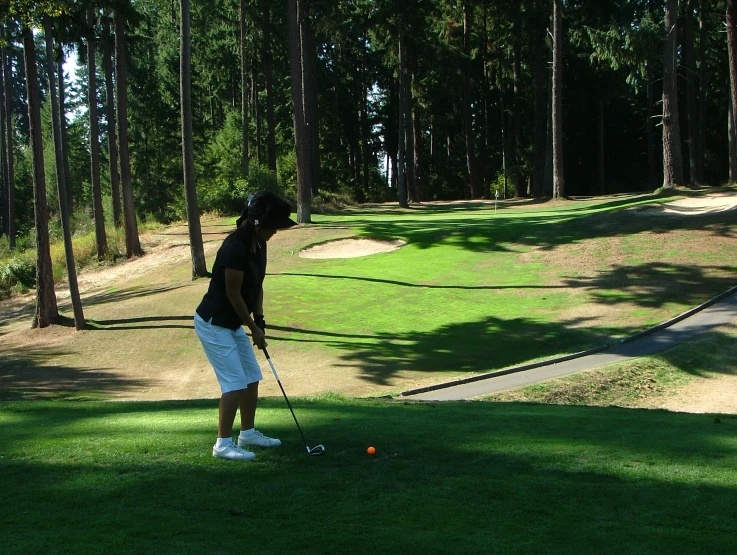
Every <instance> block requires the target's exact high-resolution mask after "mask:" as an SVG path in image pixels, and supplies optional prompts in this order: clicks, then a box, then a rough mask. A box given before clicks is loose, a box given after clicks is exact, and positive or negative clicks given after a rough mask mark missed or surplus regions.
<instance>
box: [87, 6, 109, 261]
mask: <svg viewBox="0 0 737 555" xmlns="http://www.w3.org/2000/svg"><path fill="white" fill-rule="evenodd" d="M87 25H88V27H89V31H88V32H89V36H88V38H87V74H88V82H87V106H88V110H89V117H90V182H91V184H92V212H93V213H94V215H95V242H96V244H97V259H98V260H102V259H103V258H104V257H105V253H106V252H107V235H106V233H105V216H104V215H103V212H102V192H101V191H100V130H99V128H98V123H97V61H96V60H95V55H96V50H97V39H96V38H95V11H94V9H93V8H89V10H88V11H87Z"/></svg>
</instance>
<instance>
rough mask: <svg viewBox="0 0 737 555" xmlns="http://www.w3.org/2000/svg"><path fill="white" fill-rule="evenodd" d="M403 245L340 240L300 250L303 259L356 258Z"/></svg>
mask: <svg viewBox="0 0 737 555" xmlns="http://www.w3.org/2000/svg"><path fill="white" fill-rule="evenodd" d="M404 244H405V242H404V241H399V240H396V241H376V240H374V239H340V240H338V241H329V242H327V243H320V244H319V245H314V246H312V247H307V248H306V249H302V251H300V253H299V255H300V256H301V257H303V258H358V257H359V256H369V255H371V254H379V253H382V252H392V251H395V250H397V249H398V248H399V247H401V246H403V245H404Z"/></svg>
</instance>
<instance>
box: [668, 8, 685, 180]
mask: <svg viewBox="0 0 737 555" xmlns="http://www.w3.org/2000/svg"><path fill="white" fill-rule="evenodd" d="M677 15H678V0H667V2H666V4H665V33H666V37H665V46H664V48H663V187H675V186H677V185H683V183H684V181H683V157H682V155H681V130H680V125H679V118H678V85H677V82H676V77H677V76H676V50H677V49H676V46H677V39H678V29H677V25H676V19H677Z"/></svg>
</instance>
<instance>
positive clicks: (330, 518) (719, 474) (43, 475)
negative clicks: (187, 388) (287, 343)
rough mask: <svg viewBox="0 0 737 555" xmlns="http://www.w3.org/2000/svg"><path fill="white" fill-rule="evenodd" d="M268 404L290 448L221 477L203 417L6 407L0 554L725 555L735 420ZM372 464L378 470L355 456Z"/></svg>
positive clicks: (182, 409) (178, 408)
mask: <svg viewBox="0 0 737 555" xmlns="http://www.w3.org/2000/svg"><path fill="white" fill-rule="evenodd" d="M294 401H295V403H294V404H295V409H296V411H297V413H298V416H299V417H300V420H301V423H302V425H303V427H304V429H305V430H306V433H307V434H308V436H309V438H310V441H313V442H316V443H317V442H323V443H324V444H325V445H326V447H327V452H326V454H325V455H324V456H322V457H309V456H307V455H306V453H305V452H304V449H303V447H302V445H301V444H300V440H299V436H298V434H297V432H296V430H295V429H294V425H293V422H292V421H291V417H290V415H289V413H288V411H287V410H286V408H285V407H284V404H283V401H281V400H279V399H267V400H265V401H264V402H263V408H262V410H261V412H260V425H261V426H262V428H263V429H264V430H266V431H268V432H269V433H273V434H275V435H278V436H281V437H282V439H283V440H284V442H285V444H284V445H283V446H282V447H281V448H279V449H276V450H272V451H268V452H267V451H261V452H259V457H258V459H257V461H256V462H253V463H240V462H231V461H222V460H215V459H213V458H212V457H211V456H210V448H211V444H212V442H213V436H214V423H215V417H216V407H215V402H214V401H191V402H157V403H80V402H48V401H47V402H14V403H6V404H3V405H0V445H1V446H2V447H0V456H1V457H2V458H0V487H1V488H2V492H3V495H2V497H1V498H0V515H2V516H1V517H0V519H1V520H0V522H2V528H3V534H2V535H1V536H0V551H1V552H3V553H6V554H14V553H19V554H20V553H23V554H25V553H75V554H85V553H100V552H102V551H104V552H106V553H178V554H186V553H242V552H243V551H244V550H246V551H248V552H256V553H375V552H384V553H394V552H408V553H491V552H494V553H541V552H544V553H606V552H610V553H676V552H677V553H725V554H726V553H730V552H732V550H733V547H734V545H736V544H737V531H735V529H734V521H735V518H737V467H736V466H735V454H736V451H737V439H735V438H736V437H737V419H735V418H733V417H722V418H721V423H720V424H715V423H714V419H713V418H712V417H710V416H705V415H699V416H697V415H687V414H677V413H667V412H660V411H657V412H656V411H642V410H640V411H636V410H626V409H612V408H598V407H562V406H545V405H526V404H517V403H504V404H498V403H487V402H475V403H444V404H412V403H395V402H383V401H368V400H363V401H360V400H349V399H343V398H340V397H337V396H327V397H322V398H316V399H295V400H294ZM369 445H374V446H375V447H376V449H377V453H376V455H374V456H369V455H367V454H366V452H365V451H366V448H367V447H368V446H369Z"/></svg>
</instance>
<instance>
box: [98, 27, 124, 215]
mask: <svg viewBox="0 0 737 555" xmlns="http://www.w3.org/2000/svg"><path fill="white" fill-rule="evenodd" d="M102 29H103V40H102V56H103V62H104V66H105V105H106V106H105V117H106V119H107V150H108V167H109V169H110V196H111V198H112V202H113V222H114V223H115V227H116V229H118V228H120V226H121V223H122V220H123V214H122V211H123V209H122V206H121V201H120V199H121V195H120V175H119V174H118V139H117V134H116V131H115V127H116V125H117V123H116V121H117V120H116V117H115V113H116V111H115V87H114V86H113V53H112V44H111V43H112V40H113V39H112V36H111V35H110V28H109V26H108V21H107V18H106V17H103V18H102Z"/></svg>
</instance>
